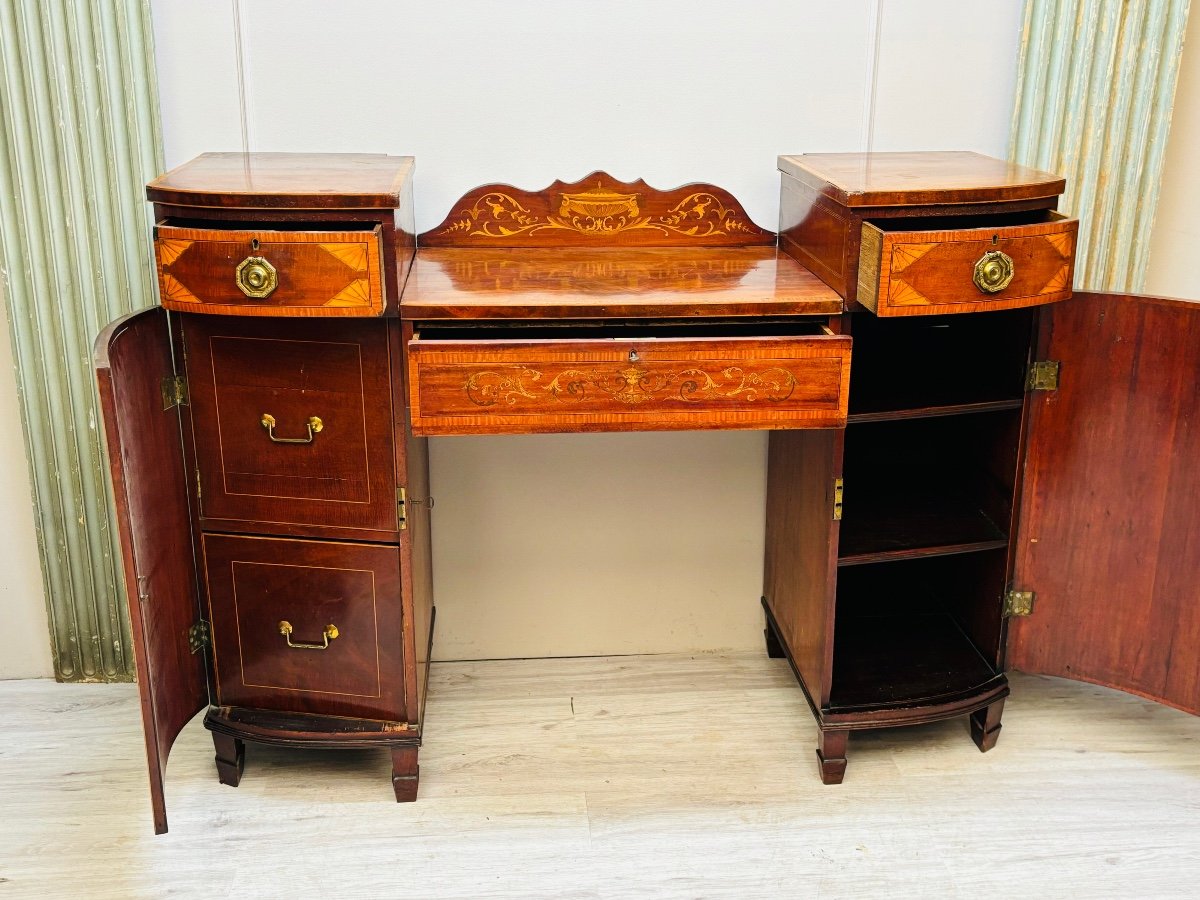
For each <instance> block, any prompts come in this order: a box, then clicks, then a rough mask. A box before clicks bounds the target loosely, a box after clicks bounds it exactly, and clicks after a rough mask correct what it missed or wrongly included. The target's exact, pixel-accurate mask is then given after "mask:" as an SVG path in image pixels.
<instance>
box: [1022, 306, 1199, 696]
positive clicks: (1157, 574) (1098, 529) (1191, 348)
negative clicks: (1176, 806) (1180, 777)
mask: <svg viewBox="0 0 1200 900" xmlns="http://www.w3.org/2000/svg"><path fill="white" fill-rule="evenodd" d="M1040 342H1041V349H1040V352H1039V355H1040V356H1041V357H1042V358H1051V359H1055V360H1058V361H1059V362H1060V366H1061V367H1060V373H1059V387H1058V390H1057V391H1051V392H1044V393H1042V392H1039V393H1035V394H1032V395H1031V397H1030V404H1029V427H1028V438H1027V453H1026V468H1025V476H1024V489H1023V494H1022V500H1021V515H1020V527H1019V530H1018V540H1017V543H1016V561H1015V576H1014V578H1015V586H1016V588H1017V589H1019V590H1031V591H1034V592H1035V594H1036V597H1035V600H1034V605H1033V612H1032V615H1030V616H1028V617H1022V618H1014V619H1012V620H1010V623H1009V635H1008V653H1009V655H1008V663H1009V664H1010V665H1011V666H1013V667H1014V668H1017V669H1021V670H1023V671H1027V672H1038V673H1043V674H1048V675H1058V676H1062V677H1066V678H1077V679H1081V680H1084V681H1092V682H1096V683H1099V684H1104V685H1108V686H1110V687H1115V688H1119V689H1121V690H1125V691H1129V692H1131V693H1134V694H1139V695H1142V696H1145V697H1150V698H1152V699H1154V700H1158V701H1159V702H1162V703H1166V704H1169V705H1171V706H1176V707H1179V708H1180V709H1185V710H1187V711H1189V712H1192V713H1200V581H1198V580H1197V577H1196V575H1197V573H1198V572H1200V513H1198V510H1200V466H1198V465H1197V461H1198V460H1200V303H1198V302H1195V301H1185V300H1161V299H1155V298H1150V297H1136V296H1130V295H1120V294H1086V293H1085V294H1077V295H1076V296H1075V299H1074V300H1072V302H1070V303H1067V304H1062V305H1060V306H1057V307H1054V308H1053V309H1052V310H1048V311H1047V312H1046V314H1044V318H1043V332H1042V335H1041V338H1040Z"/></svg>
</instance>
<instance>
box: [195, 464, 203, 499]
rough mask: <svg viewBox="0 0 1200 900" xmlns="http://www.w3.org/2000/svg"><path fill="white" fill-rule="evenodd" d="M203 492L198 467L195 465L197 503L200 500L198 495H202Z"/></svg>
mask: <svg viewBox="0 0 1200 900" xmlns="http://www.w3.org/2000/svg"><path fill="white" fill-rule="evenodd" d="M203 493H204V491H203V490H202V489H201V487H200V467H199V466H197V467H196V502H197V503H199V502H200V497H201V496H202V495H203Z"/></svg>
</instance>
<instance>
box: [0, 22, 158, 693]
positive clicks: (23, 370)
mask: <svg viewBox="0 0 1200 900" xmlns="http://www.w3.org/2000/svg"><path fill="white" fill-rule="evenodd" d="M0 138H2V139H3V143H2V144H0V251H2V253H3V264H4V274H5V278H6V288H5V297H6V301H7V307H8V316H9V322H10V323H11V326H12V342H13V352H14V356H15V358H16V361H17V382H18V391H19V393H20V398H21V409H22V417H23V424H24V429H25V438H26V446H27V449H28V451H29V457H30V473H31V477H32V481H33V493H34V504H35V506H36V510H35V519H36V522H37V527H38V544H39V547H40V549H41V556H42V559H41V562H42V570H43V573H44V575H45V583H46V592H47V598H46V602H47V606H48V608H49V613H50V640H51V644H52V646H53V652H54V665H55V671H56V672H57V674H58V677H59V678H60V679H62V680H65V681H129V680H131V679H132V678H133V676H134V662H133V654H132V652H130V647H129V622H128V620H127V615H126V610H125V601H124V594H123V587H122V583H121V578H120V577H119V570H120V556H119V554H118V550H117V547H116V538H115V535H114V533H113V529H112V527H111V522H110V509H111V498H110V495H109V489H108V486H107V478H106V472H107V464H106V462H105V459H104V455H103V450H102V448H101V437H100V431H99V420H100V416H99V413H98V410H97V400H96V393H95V388H94V379H93V375H92V363H91V355H92V341H93V339H94V338H95V336H96V334H97V333H98V332H99V331H100V329H101V327H103V325H105V324H106V323H107V322H109V321H110V320H112V319H114V318H116V317H117V316H118V315H121V314H123V313H125V312H129V311H130V310H133V309H138V308H140V307H144V306H149V305H151V304H153V303H154V302H155V294H154V284H153V280H152V275H153V267H152V263H151V255H150V244H149V227H148V226H149V224H150V223H149V219H148V211H147V207H146V204H145V202H144V195H143V187H144V185H145V183H146V181H147V180H148V179H149V178H151V177H153V176H154V175H155V174H156V173H157V172H159V171H161V168H162V165H161V163H162V150H161V147H162V140H161V135H160V132H159V116H158V97H157V94H156V88H155V81H154V54H153V50H152V47H151V31H150V8H149V3H148V0H104V2H99V0H3V2H0ZM8 477H13V475H12V474H10V475H9V476H8Z"/></svg>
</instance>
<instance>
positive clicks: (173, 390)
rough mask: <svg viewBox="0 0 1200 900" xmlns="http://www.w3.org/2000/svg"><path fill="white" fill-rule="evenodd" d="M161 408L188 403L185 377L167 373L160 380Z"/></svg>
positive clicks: (166, 408) (165, 408)
mask: <svg viewBox="0 0 1200 900" xmlns="http://www.w3.org/2000/svg"><path fill="white" fill-rule="evenodd" d="M162 401H163V409H164V410H168V409H170V408H171V407H173V406H187V405H188V389H187V379H186V378H184V377H183V376H182V375H167V376H165V377H164V378H163V380H162Z"/></svg>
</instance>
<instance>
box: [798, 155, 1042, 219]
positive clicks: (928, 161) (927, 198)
mask: <svg viewBox="0 0 1200 900" xmlns="http://www.w3.org/2000/svg"><path fill="white" fill-rule="evenodd" d="M779 169H780V171H782V172H784V173H786V174H788V175H791V176H793V177H795V178H798V179H800V180H801V181H803V182H804V183H806V184H808V185H809V186H811V187H813V188H815V189H817V190H818V191H820V192H821V193H822V194H824V195H825V196H827V197H830V198H831V199H833V200H836V201H837V202H838V203H840V204H841V205H843V206H897V205H901V204H920V205H925V204H951V203H985V202H986V203H995V202H1003V201H1009V200H1027V199H1033V198H1043V197H1056V196H1058V195H1059V194H1061V193H1062V192H1063V189H1064V188H1065V187H1066V181H1065V179H1063V178H1061V177H1059V176H1058V175H1052V174H1050V173H1049V172H1041V171H1039V170H1037V169H1031V168H1028V167H1026V166H1020V165H1017V164H1016V163H1012V162H1008V161H1007V160H1003V159H995V158H993V157H990V156H983V155H981V154H979V153H970V152H963V151H919V152H900V153H878V152H872V153H804V154H801V155H798V156H781V157H779Z"/></svg>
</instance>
